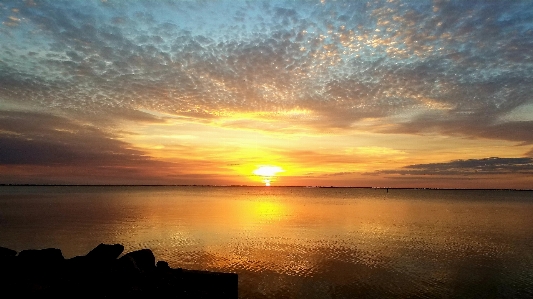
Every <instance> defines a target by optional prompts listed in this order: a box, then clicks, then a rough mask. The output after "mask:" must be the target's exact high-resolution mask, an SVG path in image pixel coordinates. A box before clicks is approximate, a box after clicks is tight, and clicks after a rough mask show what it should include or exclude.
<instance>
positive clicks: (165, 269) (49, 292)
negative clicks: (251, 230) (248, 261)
mask: <svg viewBox="0 0 533 299" xmlns="http://www.w3.org/2000/svg"><path fill="white" fill-rule="evenodd" d="M123 250H124V246H122V245H120V244H115V245H106V244H100V245H98V246H97V247H96V248H94V249H93V250H91V251H90V252H89V253H88V254H87V255H85V256H76V257H73V258H71V259H65V258H64V257H63V254H62V252H61V250H60V249H55V248H48V249H41V250H23V251H21V252H20V253H18V254H17V252H16V251H14V250H11V249H8V248H3V247H0V289H1V290H2V294H1V296H0V297H3V298H32V297H41V296H46V297H52V298H80V297H82V298H123V297H127V298H166V297H171V298H232V299H233V298H237V295H238V291H237V285H238V276H237V274H231V273H217V272H207V271H193V270H184V269H179V268H178V269H172V268H170V267H169V266H168V264H167V263H166V262H164V261H159V262H157V264H156V262H155V256H154V254H153V253H152V251H151V250H150V249H142V250H138V251H133V252H130V253H127V254H124V255H123V256H121V257H120V258H118V257H119V256H120V255H121V254H122V252H123ZM9 294H10V295H9ZM6 295H7V296H6Z"/></svg>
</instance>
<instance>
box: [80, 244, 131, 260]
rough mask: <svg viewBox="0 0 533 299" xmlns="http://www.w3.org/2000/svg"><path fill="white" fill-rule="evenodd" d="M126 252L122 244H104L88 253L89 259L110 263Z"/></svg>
mask: <svg viewBox="0 0 533 299" xmlns="http://www.w3.org/2000/svg"><path fill="white" fill-rule="evenodd" d="M123 251H124V246H122V245H121V244H113V245H110V244H104V243H101V244H100V245H98V246H96V247H95V248H94V249H93V250H91V251H90V252H89V253H87V255H86V256H87V257H88V258H90V259H93V260H99V261H110V260H115V259H117V258H118V256H119V255H120V254H122V252H123Z"/></svg>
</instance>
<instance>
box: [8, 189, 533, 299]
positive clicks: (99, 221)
mask: <svg viewBox="0 0 533 299" xmlns="http://www.w3.org/2000/svg"><path fill="white" fill-rule="evenodd" d="M17 188H18V189H17ZM531 215H533V192H510V191H449V190H448V191H438V190H390V192H389V193H385V191H384V190H374V189H343V188H334V189H318V188H312V189H306V188H275V187H271V188H245V187H239V188H216V187H16V188H15V187H3V188H0V224H1V225H2V230H0V240H2V242H3V243H2V244H0V246H6V247H11V248H13V249H16V250H21V249H26V248H45V247H58V248H61V249H62V250H63V253H64V255H65V256H66V257H72V256H75V255H81V254H85V253H86V252H88V251H89V250H90V249H92V248H93V247H94V246H96V245H97V244H98V243H100V242H106V243H122V244H124V245H125V247H126V251H131V250H136V249H140V248H150V249H152V250H153V251H154V253H155V255H156V257H157V258H158V259H159V260H166V261H168V262H169V264H170V265H171V266H173V267H183V268H190V269H204V270H213V271H230V272H237V273H239V293H240V297H242V298H279V297H288V298H353V297H357V296H359V297H380V298H384V297H409V296H414V297H499V298H502V297H507V298H514V297H529V296H533V291H532V286H531V281H533V271H532V270H531V269H533V267H532V266H533V256H532V252H533V251H532V248H533V229H532V227H533V218H532V217H531Z"/></svg>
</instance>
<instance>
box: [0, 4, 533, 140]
mask: <svg viewBox="0 0 533 299" xmlns="http://www.w3.org/2000/svg"><path fill="white" fill-rule="evenodd" d="M3 5H4V7H5V9H4V10H3V12H2V14H1V15H0V18H2V20H3V22H6V24H7V25H5V26H3V27H2V28H1V30H2V32H3V33H0V34H2V38H3V40H5V41H6V42H5V43H4V44H3V45H2V48H1V49H0V73H1V75H0V85H2V86H3V88H2V89H1V90H0V100H3V101H12V102H17V103H20V104H21V105H27V106H32V107H35V106H38V107H43V108H46V109H54V110H55V111H61V112H64V113H77V114H84V113H87V112H88V111H90V113H89V114H92V115H99V116H100V118H105V117H106V115H107V116H108V118H115V119H121V118H123V119H130V120H137V119H139V118H138V117H141V116H140V115H139V114H138V113H137V112H133V111H154V112H157V113H166V114H173V115H178V116H179V115H185V116H187V119H188V121H198V122H203V123H205V122H212V123H217V120H220V119H223V118H225V117H228V116H231V115H232V114H235V113H251V112H269V113H272V119H271V120H277V121H279V124H278V126H292V129H301V130H314V131H317V132H331V131H337V130H345V131H348V130H367V129H368V128H366V127H364V126H360V122H361V121H364V120H366V119H377V120H381V121H383V122H389V121H390V120H391V119H394V118H395V117H399V116H402V115H406V114H408V115H411V116H412V117H408V118H404V119H403V121H402V122H400V123H393V124H391V127H392V129H390V131H393V132H395V133H405V134H418V133H421V132H424V130H426V128H425V127H424V125H425V124H428V123H429V127H430V128H433V129H434V130H435V132H437V133H441V134H451V135H456V134H462V135H465V136H473V137H482V138H494V139H503V140H512V141H519V142H531V137H530V135H531V134H529V133H528V132H530V131H531V124H530V123H528V122H526V123H518V122H514V121H513V120H509V121H505V122H504V123H497V122H495V120H496V119H499V118H500V117H501V116H503V115H505V114H506V113H508V112H509V111H511V110H513V109H515V108H517V107H520V106H522V105H526V104H528V103H532V100H531V97H530V95H531V94H532V92H533V81H532V79H531V78H532V74H533V67H532V62H533V61H532V58H531V55H528V54H527V53H531V52H533V32H532V31H531V25H532V24H531V20H532V19H533V9H531V3H530V2H527V1H526V2H523V1H522V2H520V1H519V2H512V3H509V2H504V1H491V2H478V1H475V2H473V1H468V2H465V1H436V2H431V1H416V2H401V1H376V2H372V3H368V4H367V3H363V2H353V1H336V2H332V3H328V4H325V5H322V4H319V3H317V4H311V3H309V2H307V1H291V2H286V3H277V4H275V3H267V4H265V3H260V2H252V3H244V2H234V1H217V2H209V3H204V2H198V3H196V2H187V3H182V2H174V1H165V2H162V1H161V2H151V4H150V5H148V4H146V3H136V4H134V5H132V4H131V3H128V2H126V1H108V2H105V3H102V2H100V1H84V2H76V1H50V2H46V1H43V2H33V4H32V5H29V6H28V5H23V4H22V3H20V2H16V1H7V2H5V3H4V4H3ZM15 11H16V12H15ZM227 16H232V17H227ZM18 20H20V21H18ZM8 23H9V24H12V23H13V24H15V23H16V26H11V25H9V24H8ZM30 53H31V54H30ZM51 107H53V108H51ZM291 110H305V111H309V114H310V115H313V117H312V118H305V117H301V118H296V119H290V120H288V119H286V118H285V117H284V116H283V115H282V114H280V115H276V114H275V113H276V112H279V111H291ZM121 111H123V112H121ZM132 113H133V114H136V115H137V116H133V117H132ZM435 114H438V115H440V116H441V120H439V121H433V122H430V121H429V120H430V119H431V118H433V116H434V115H435ZM147 117H148V118H150V121H152V120H154V121H155V120H157V119H156V118H152V117H150V116H147ZM141 119H146V118H144V117H141ZM95 122H96V121H95ZM263 122H268V121H266V120H265V121H261V120H260V121H255V122H246V121H244V122H235V123H234V125H239V124H240V123H242V124H243V125H244V126H253V127H254V128H256V129H262V128H264V127H265V126H263ZM458 124H460V125H458ZM281 131H283V130H281ZM288 131H291V132H292V130H288ZM387 132H388V131H387Z"/></svg>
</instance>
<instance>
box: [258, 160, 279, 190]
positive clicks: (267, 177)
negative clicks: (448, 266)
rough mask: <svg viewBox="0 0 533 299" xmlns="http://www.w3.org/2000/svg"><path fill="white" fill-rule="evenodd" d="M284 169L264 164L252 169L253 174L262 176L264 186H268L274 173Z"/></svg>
mask: <svg viewBox="0 0 533 299" xmlns="http://www.w3.org/2000/svg"><path fill="white" fill-rule="evenodd" d="M283 171H284V170H283V169H282V168H281V167H279V166H269V165H264V166H260V167H259V168H257V169H256V170H254V171H253V174H255V175H257V176H259V177H261V178H263V183H265V186H267V187H268V186H270V183H271V182H272V180H273V179H274V178H275V176H276V174H277V173H278V172H283Z"/></svg>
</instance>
